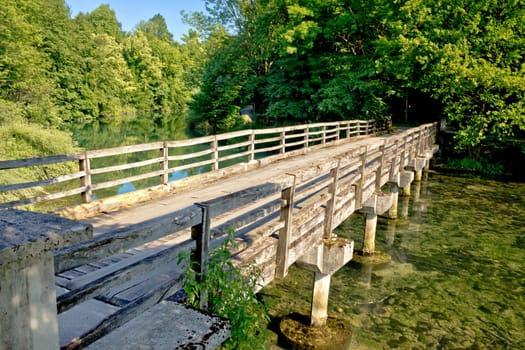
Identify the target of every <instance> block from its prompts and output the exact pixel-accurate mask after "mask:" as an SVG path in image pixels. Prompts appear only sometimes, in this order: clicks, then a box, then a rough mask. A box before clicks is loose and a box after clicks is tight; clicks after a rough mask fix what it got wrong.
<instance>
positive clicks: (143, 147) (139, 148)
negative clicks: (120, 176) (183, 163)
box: [86, 141, 164, 159]
mask: <svg viewBox="0 0 525 350" xmlns="http://www.w3.org/2000/svg"><path fill="white" fill-rule="evenodd" d="M163 144H164V142H162V141H159V142H152V143H143V144H140V145H130V146H120V147H113V148H106V149H100V150H92V151H86V154H87V156H88V157H89V158H90V159H95V158H103V157H111V156H117V155H122V154H128V153H137V152H145V151H152V150H157V149H161V148H162V147H163Z"/></svg>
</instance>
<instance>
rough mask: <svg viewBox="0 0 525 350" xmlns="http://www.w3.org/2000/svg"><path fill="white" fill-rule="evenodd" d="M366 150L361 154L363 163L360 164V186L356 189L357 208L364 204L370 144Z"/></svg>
mask: <svg viewBox="0 0 525 350" xmlns="http://www.w3.org/2000/svg"><path fill="white" fill-rule="evenodd" d="M364 148H365V151H364V152H363V153H361V154H360V155H359V158H361V165H360V166H359V173H360V174H361V178H360V179H359V184H358V185H357V186H358V187H357V188H356V191H355V208H356V209H358V208H361V207H362V206H363V190H364V188H363V187H365V170H366V157H367V156H368V146H365V147H364Z"/></svg>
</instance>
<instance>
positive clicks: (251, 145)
mask: <svg viewBox="0 0 525 350" xmlns="http://www.w3.org/2000/svg"><path fill="white" fill-rule="evenodd" d="M375 123H376V122H375V121H374V120H345V121H338V122H327V123H315V124H303V125H295V126H284V127H277V128H269V129H246V130H241V131H234V132H228V133H224V134H217V135H212V136H203V137H197V138H192V139H188V140H173V141H159V142H151V143H145V144H139V145H129V146H118V147H112V148H107V149H99V150H86V151H82V152H77V153H73V154H64V155H53V156H47V157H35V158H25V159H18V160H0V172H1V171H2V170H12V169H17V168H18V169H19V168H25V167H35V166H46V165H51V164H64V163H68V162H78V169H75V171H73V170H72V171H71V172H69V173H65V174H61V175H60V176H55V177H50V178H47V179H43V180H37V181H30V182H21V183H12V184H7V185H0V193H3V192H11V191H17V190H21V189H35V188H39V187H45V186H49V185H53V184H54V185H56V184H59V183H63V182H66V181H71V180H73V179H77V181H78V179H80V181H79V182H80V186H73V188H68V189H67V190H62V191H60V190H59V191H56V190H55V192H53V193H47V192H44V193H42V194H40V195H36V194H35V195H32V197H27V198H20V199H17V200H12V201H8V202H4V203H0V209H5V208H14V207H21V206H24V205H28V204H35V203H38V202H43V201H51V200H56V199H61V198H64V197H69V196H72V195H78V194H81V198H82V202H83V203H89V202H91V201H92V193H93V191H94V190H100V189H104V188H109V187H114V186H118V185H122V184H124V183H129V182H132V181H138V180H143V179H149V178H152V177H156V176H159V177H160V184H161V185H167V184H168V183H170V182H172V181H169V174H171V173H173V172H176V171H183V170H189V169H196V168H201V167H203V166H211V169H212V170H218V169H220V168H221V166H220V165H221V162H224V161H228V160H232V159H239V158H241V157H242V158H246V159H247V161H253V160H254V159H255V157H256V156H257V157H258V158H263V157H262V154H264V153H275V152H279V153H281V154H286V153H287V152H289V151H290V148H293V150H295V149H298V148H309V147H311V146H313V145H316V144H324V143H327V142H332V141H337V140H339V139H340V138H346V139H348V138H351V137H356V136H361V135H370V134H373V133H375V132H376V126H375ZM301 130H302V131H303V132H302V133H300V134H297V133H296V132H297V131H301ZM342 134H343V135H342ZM301 138H302V140H301ZM237 139H242V140H240V141H238V140H237ZM228 140H235V143H232V144H228V145H224V142H227V141H228ZM268 143H271V144H270V145H268ZM199 145H205V147H207V148H206V149H205V150H199V151H196V152H191V153H189V154H185V155H184V157H181V156H177V155H171V156H170V155H169V151H170V150H173V149H178V148H179V149H180V148H183V147H191V146H199ZM208 145H209V146H208ZM155 150H159V156H157V157H149V158H148V159H146V160H142V161H127V162H126V163H123V164H111V165H109V166H107V165H105V166H101V167H97V168H93V167H92V164H91V162H92V160H94V159H99V158H104V157H112V156H117V155H125V154H132V153H138V152H147V151H155ZM228 151H229V153H228V154H224V153H225V152H228ZM208 155H209V157H208V158H209V159H208V158H207V159H204V160H203V159H202V157H206V156H208ZM182 159H185V160H188V162H186V163H184V164H176V166H170V164H169V163H170V162H172V163H173V162H178V161H181V160H182ZM155 163H158V164H159V169H158V170H153V171H148V172H146V173H141V174H138V175H131V176H124V177H121V178H118V179H116V180H115V179H112V180H110V181H107V180H106V181H102V182H96V183H95V182H94V181H93V175H100V174H107V175H109V174H115V172H117V171H124V170H134V169H139V168H143V167H145V166H148V165H149V166H151V165H152V164H155ZM173 181H176V180H173ZM70 187H71V186H70ZM150 187H151V186H150Z"/></svg>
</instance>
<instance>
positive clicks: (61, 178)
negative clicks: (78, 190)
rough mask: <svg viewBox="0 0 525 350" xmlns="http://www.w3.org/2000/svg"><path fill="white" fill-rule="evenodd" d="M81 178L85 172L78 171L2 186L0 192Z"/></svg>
mask: <svg viewBox="0 0 525 350" xmlns="http://www.w3.org/2000/svg"><path fill="white" fill-rule="evenodd" d="M82 176H86V172H85V171H78V172H75V173H71V174H65V175H61V176H57V177H53V178H51V179H46V180H40V181H33V182H24V183H19V184H13V185H4V186H0V192H7V191H15V190H22V189H24V188H30V187H39V186H45V185H52V184H57V183H61V182H65V181H70V180H75V179H80V178H81V177H82Z"/></svg>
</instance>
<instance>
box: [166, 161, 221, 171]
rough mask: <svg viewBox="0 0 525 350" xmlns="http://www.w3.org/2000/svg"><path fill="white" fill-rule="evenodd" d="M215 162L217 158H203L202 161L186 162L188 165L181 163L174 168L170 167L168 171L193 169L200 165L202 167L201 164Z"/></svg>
mask: <svg viewBox="0 0 525 350" xmlns="http://www.w3.org/2000/svg"><path fill="white" fill-rule="evenodd" d="M213 163H215V160H213V159H210V160H203V161H202V162H197V163H191V164H186V165H179V166H176V167H174V168H169V169H168V172H170V173H171V172H175V171H181V170H187V169H193V168H198V167H201V166H206V165H210V164H213Z"/></svg>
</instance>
